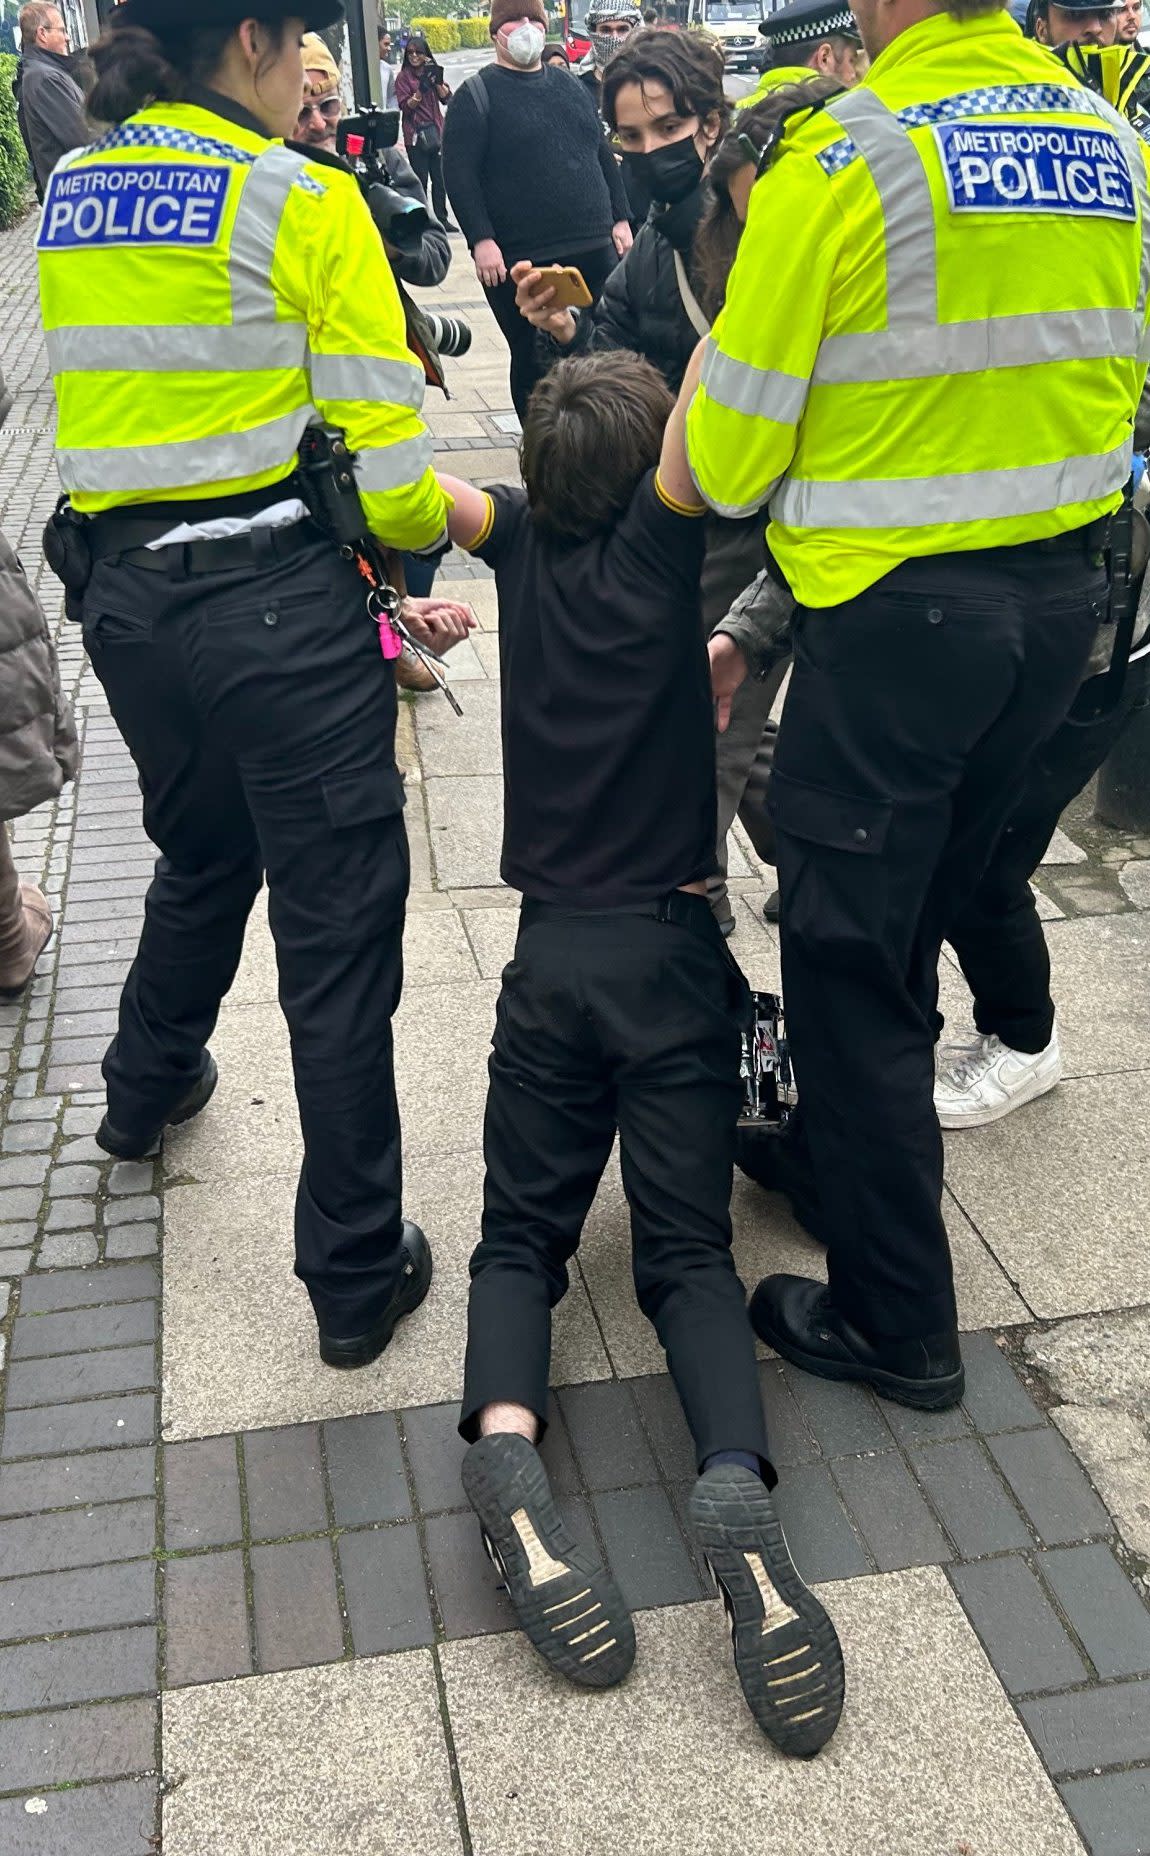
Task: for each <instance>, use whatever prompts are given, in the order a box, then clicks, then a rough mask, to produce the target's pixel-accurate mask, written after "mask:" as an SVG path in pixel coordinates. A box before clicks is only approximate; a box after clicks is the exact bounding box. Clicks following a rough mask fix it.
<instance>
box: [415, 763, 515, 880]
mask: <svg viewBox="0 0 1150 1856" xmlns="http://www.w3.org/2000/svg"><path fill="white" fill-rule="evenodd" d="M424 785H425V790H426V793H427V813H428V820H429V822H430V828H431V854H432V857H433V859H434V861H435V874H436V879H437V881H438V884H439V887H440V888H441V889H450V888H464V889H466V888H492V887H494V886H495V885H496V884H497V883H498V882H499V881H500V877H499V856H500V851H501V848H502V843H503V780H502V778H501V776H500V775H499V774H497V773H487V774H469V775H462V774H460V775H456V776H454V777H447V776H443V775H439V774H435V775H434V776H431V777H429V778H428V779H427V780H426V781H425V782H424Z"/></svg>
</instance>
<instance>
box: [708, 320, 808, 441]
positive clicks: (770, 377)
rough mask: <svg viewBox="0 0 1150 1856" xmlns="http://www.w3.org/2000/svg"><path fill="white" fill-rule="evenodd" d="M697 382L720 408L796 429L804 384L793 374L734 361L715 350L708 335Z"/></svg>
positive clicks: (805, 388) (803, 401)
mask: <svg viewBox="0 0 1150 1856" xmlns="http://www.w3.org/2000/svg"><path fill="white" fill-rule="evenodd" d="M701 380H702V384H703V386H704V387H706V389H707V392H708V393H709V394H710V396H711V398H712V399H713V400H717V401H718V403H719V405H720V406H726V407H728V408H729V410H730V411H731V412H744V413H748V414H750V415H751V416H752V417H753V418H757V419H774V420H775V421H776V422H777V423H778V424H779V425H797V424H798V422H799V416H800V414H801V413H802V410H803V407H804V406H805V405H806V402H807V382H806V381H805V380H800V378H799V376H798V375H797V374H781V373H779V372H778V370H777V369H776V368H773V367H753V366H752V365H751V363H750V362H749V361H737V360H736V359H735V357H734V355H730V354H724V353H723V351H722V349H721V348H717V347H716V345H715V341H714V338H713V337H712V336H710V335H709V336H708V337H707V351H706V355H705V357H704V360H703V371H702V375H701Z"/></svg>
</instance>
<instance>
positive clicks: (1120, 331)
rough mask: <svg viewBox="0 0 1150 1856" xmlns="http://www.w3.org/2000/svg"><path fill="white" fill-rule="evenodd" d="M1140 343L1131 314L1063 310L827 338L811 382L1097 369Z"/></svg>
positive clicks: (1138, 329)
mask: <svg viewBox="0 0 1150 1856" xmlns="http://www.w3.org/2000/svg"><path fill="white" fill-rule="evenodd" d="M1143 339H1144V337H1143V332H1142V325H1141V321H1140V319H1139V318H1138V317H1136V316H1135V315H1134V313H1133V311H1131V310H1128V309H1063V310H1051V311H1049V312H1041V311H1040V312H1039V313H1038V314H1035V315H1029V316H995V317H992V318H987V319H986V320H980V321H978V322H943V323H939V324H938V325H937V326H936V327H934V328H922V329H897V330H891V331H889V332H888V331H886V330H883V331H880V332H879V333H878V334H874V335H828V336H827V337H825V339H824V341H823V343H822V346H821V347H820V349H819V353H818V359H817V361H816V362H815V366H814V372H813V374H812V379H813V380H814V381H815V382H816V383H817V384H818V385H820V386H826V385H832V384H837V385H844V384H853V383H857V382H860V381H871V380H918V379H927V378H929V377H931V376H933V375H936V374H980V373H982V372H983V371H984V370H985V369H987V368H995V367H1036V366H1040V365H1041V364H1042V363H1043V362H1045V361H1079V360H1089V361H1095V360H1100V359H1105V358H1106V357H1108V356H1113V355H1125V354H1136V353H1137V351H1138V349H1139V347H1140V346H1141V344H1142V341H1143Z"/></svg>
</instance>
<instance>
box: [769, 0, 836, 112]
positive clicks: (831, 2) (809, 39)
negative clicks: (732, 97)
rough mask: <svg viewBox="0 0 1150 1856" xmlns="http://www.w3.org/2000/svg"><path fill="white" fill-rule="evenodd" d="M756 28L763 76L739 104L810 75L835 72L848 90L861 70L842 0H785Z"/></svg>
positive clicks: (833, 74) (823, 75)
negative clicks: (785, 1)
mask: <svg viewBox="0 0 1150 1856" xmlns="http://www.w3.org/2000/svg"><path fill="white" fill-rule="evenodd" d="M759 32H760V34H761V36H762V40H763V50H764V56H765V64H764V69H763V75H762V77H761V78H760V79H759V82H758V84H757V86H756V88H755V89H754V90H753V91H752V92H751V94H750V96H749V97H744V99H743V101H742V103H741V104H740V105H739V108H740V109H746V108H747V106H748V105H749V104H751V103H757V102H758V101H759V99H760V98H761V97H765V96H768V95H769V94H770V92H771V91H772V90H778V89H779V87H780V85H782V84H801V83H802V82H803V81H804V80H805V79H806V78H808V77H811V76H815V77H837V78H838V80H839V83H840V84H842V86H843V88H844V89H846V90H850V89H851V88H852V87H853V86H854V85H855V84H857V83H858V81H859V79H860V77H862V76H863V74H864V73H865V71H866V53H865V52H864V51H863V48H862V40H861V39H860V38H859V29H858V26H857V25H856V24H855V16H854V14H853V13H852V12H851V10H850V7H849V6H847V5H846V4H845V0H790V4H789V5H787V6H781V7H778V8H777V9H776V10H775V12H773V13H771V14H770V15H769V16H768V17H767V18H766V19H764V20H763V21H762V23H761V24H760V26H759Z"/></svg>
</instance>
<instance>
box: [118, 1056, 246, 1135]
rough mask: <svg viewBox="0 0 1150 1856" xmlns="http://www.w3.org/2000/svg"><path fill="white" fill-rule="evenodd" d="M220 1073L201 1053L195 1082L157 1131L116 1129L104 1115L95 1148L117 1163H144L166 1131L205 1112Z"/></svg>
mask: <svg viewBox="0 0 1150 1856" xmlns="http://www.w3.org/2000/svg"><path fill="white" fill-rule="evenodd" d="M219 1080H220V1073H219V1071H218V1070H217V1068H216V1063H215V1058H214V1057H213V1056H212V1054H211V1052H210V1051H206V1052H205V1053H204V1067H203V1069H202V1070H201V1071H200V1074H199V1078H198V1080H197V1081H196V1082H195V1083H194V1084H193V1085H192V1087H191V1089H189V1090H188V1093H187V1095H186V1096H185V1097H184V1099H183V1101H182V1102H178V1103H177V1104H176V1106H175V1108H174V1109H173V1110H172V1111H171V1113H170V1114H169V1115H166V1116H165V1118H164V1120H163V1121H162V1122H161V1123H160V1125H159V1126H158V1127H156V1126H154V1125H153V1126H152V1127H151V1128H145V1129H143V1130H141V1131H139V1132H137V1133H135V1134H133V1133H131V1132H129V1130H128V1129H126V1128H117V1127H115V1126H114V1124H113V1123H112V1122H110V1121H109V1120H108V1117H107V1116H106V1115H105V1116H104V1119H103V1121H102V1122H101V1123H100V1125H99V1127H98V1128H97V1129H96V1145H97V1147H102V1148H103V1149H104V1152H105V1153H106V1154H114V1155H115V1157H116V1159H117V1160H147V1159H148V1158H149V1157H150V1156H151V1155H152V1154H154V1153H156V1152H157V1151H158V1149H159V1145H160V1141H161V1138H162V1136H163V1132H164V1129H165V1128H178V1127H180V1126H182V1124H183V1123H184V1122H185V1121H191V1120H192V1118H193V1116H195V1115H198V1114H199V1112H200V1110H201V1109H202V1108H206V1107H207V1105H208V1103H209V1102H210V1101H211V1099H212V1097H213V1096H214V1095H215V1093H216V1084H217V1083H218V1082H219Z"/></svg>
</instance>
